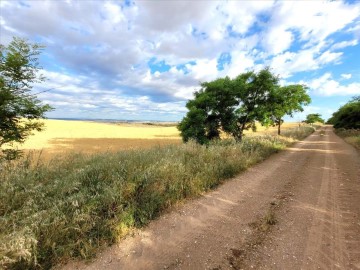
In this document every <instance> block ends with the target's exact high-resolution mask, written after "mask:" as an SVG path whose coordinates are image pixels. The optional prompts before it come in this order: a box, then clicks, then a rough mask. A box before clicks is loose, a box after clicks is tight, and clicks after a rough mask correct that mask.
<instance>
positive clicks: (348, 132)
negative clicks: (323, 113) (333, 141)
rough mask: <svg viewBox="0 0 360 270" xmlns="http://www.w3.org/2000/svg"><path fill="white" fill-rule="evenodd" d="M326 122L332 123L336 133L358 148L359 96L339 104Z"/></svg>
mask: <svg viewBox="0 0 360 270" xmlns="http://www.w3.org/2000/svg"><path fill="white" fill-rule="evenodd" d="M327 123H328V124H332V125H334V128H335V132H336V134H337V135H339V136H340V137H342V138H343V139H344V140H345V141H346V142H348V143H350V144H352V145H354V146H355V147H356V148H358V149H360V96H355V97H353V98H352V99H351V100H350V101H349V102H348V103H346V104H345V105H343V106H341V107H340V108H339V109H338V110H337V111H336V112H335V113H333V115H332V117H331V118H330V119H329V120H328V121H327Z"/></svg>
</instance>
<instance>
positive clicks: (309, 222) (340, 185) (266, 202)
mask: <svg viewBox="0 0 360 270" xmlns="http://www.w3.org/2000/svg"><path fill="white" fill-rule="evenodd" d="M62 269H109V270H110V269H360V158H359V153H358V152H357V151H356V150H355V149H354V148H352V147H351V146H349V145H348V144H346V143H345V142H343V141H342V140H341V139H340V138H338V137H337V136H336V135H334V133H333V132H332V130H331V128H330V127H325V134H324V135H321V134H320V132H316V133H314V134H313V135H311V136H310V137H308V138H307V139H306V140H305V141H303V142H300V143H297V144H295V145H294V146H293V147H291V148H289V149H287V150H286V151H283V152H281V153H278V154H276V155H273V156H272V157H270V158H269V159H268V160H266V161H265V162H263V163H261V164H258V165H256V166H254V167H252V168H250V169H249V170H247V171H246V172H245V173H243V174H241V175H239V176H238V177H236V178H234V179H233V180H231V181H228V182H227V183H225V184H224V185H222V186H221V187H219V188H218V189H217V190H216V191H213V192H210V193H208V194H207V195H205V196H203V197H202V198H199V199H197V200H193V201H189V202H187V203H186V204H184V205H180V206H178V207H175V208H174V209H172V211H169V213H167V214H164V215H163V216H161V217H160V218H159V219H158V220H155V221H153V222H152V223H151V224H150V225H149V226H148V227H147V228H144V229H143V230H139V231H137V232H135V233H134V235H132V236H129V237H127V238H126V239H124V240H122V241H121V242H120V243H119V244H117V245H114V246H112V247H109V248H108V249H106V250H104V251H103V252H102V253H101V254H99V256H98V257H97V258H96V259H95V260H94V261H93V262H91V263H87V264H85V263H83V262H72V263H70V264H68V265H66V266H64V267H63V268H62Z"/></svg>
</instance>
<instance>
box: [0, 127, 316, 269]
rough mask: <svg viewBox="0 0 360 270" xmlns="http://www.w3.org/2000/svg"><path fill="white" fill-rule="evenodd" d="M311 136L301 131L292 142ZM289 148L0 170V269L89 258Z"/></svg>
mask: <svg viewBox="0 0 360 270" xmlns="http://www.w3.org/2000/svg"><path fill="white" fill-rule="evenodd" d="M312 131H313V129H311V128H310V129H309V128H302V129H300V130H297V131H296V132H294V133H292V136H293V137H296V138H299V137H298V136H300V135H299V134H301V137H302V138H303V137H306V136H307V135H309V134H310V133H311V132H312ZM284 135H286V134H285V133H284ZM288 135H289V134H288ZM290 135H291V134H290ZM290 135H289V136H290ZM294 141H295V140H294V139H292V138H286V137H277V136H270V135H267V136H259V137H249V138H245V139H244V140H243V142H241V143H237V142H235V141H232V140H224V141H219V142H215V143H213V144H211V145H209V146H201V145H198V144H195V143H193V142H190V143H187V144H183V145H170V146H166V147H157V148H152V149H148V150H134V151H123V152H119V153H104V154H97V155H92V156H86V155H80V154H74V155H69V156H66V157H63V158H58V159H54V160H52V161H51V162H50V163H46V164H45V163H41V162H38V163H36V164H34V162H33V157H30V156H29V157H28V158H27V159H24V160H22V161H21V162H19V163H17V164H9V163H6V164H5V163H3V164H0V165H1V166H2V167H0V173H1V186H0V228H1V231H0V268H8V269H49V268H50V267H51V266H53V265H54V264H56V263H59V262H63V261H66V260H67V259H69V258H74V257H81V258H89V257H91V256H93V255H94V254H95V252H96V250H97V248H98V247H101V246H104V245H108V244H111V243H114V242H116V241H117V240H119V239H120V238H122V237H123V236H124V235H126V234H127V233H128V231H129V230H131V229H132V228H134V227H141V226H143V225H144V224H147V223H148V222H149V221H150V220H151V219H154V218H156V217H157V216H158V215H159V214H160V213H161V211H162V210H164V209H166V208H168V207H169V206H171V205H173V204H174V203H176V202H178V201H179V200H183V199H184V198H187V197H194V196H198V195H200V194H202V193H203V192H205V191H207V190H209V189H211V188H214V187H216V186H217V185H219V184H220V183H221V182H223V181H224V180H225V179H228V178H231V177H233V176H235V175H236V174H237V173H239V172H241V171H243V170H244V169H246V168H247V167H248V166H251V165H252V164H254V163H257V162H259V161H261V160H263V159H265V158H266V157H268V156H269V155H271V154H272V153H274V152H277V151H279V150H280V149H282V148H284V147H286V146H287V145H288V144H290V143H292V142H294Z"/></svg>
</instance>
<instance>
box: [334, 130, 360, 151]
mask: <svg viewBox="0 0 360 270" xmlns="http://www.w3.org/2000/svg"><path fill="white" fill-rule="evenodd" d="M335 133H336V134H337V135H339V136H340V137H342V138H343V139H344V140H345V141H346V142H348V143H350V144H352V145H353V146H355V147H356V148H357V149H360V129H344V128H339V129H336V130H335Z"/></svg>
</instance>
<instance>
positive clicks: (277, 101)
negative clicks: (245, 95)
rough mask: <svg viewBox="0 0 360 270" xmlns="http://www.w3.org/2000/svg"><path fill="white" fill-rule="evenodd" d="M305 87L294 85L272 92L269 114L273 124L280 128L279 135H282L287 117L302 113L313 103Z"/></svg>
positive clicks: (278, 88)
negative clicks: (282, 126) (283, 124)
mask: <svg viewBox="0 0 360 270" xmlns="http://www.w3.org/2000/svg"><path fill="white" fill-rule="evenodd" d="M306 90H307V87H306V86H305V85H300V84H294V85H288V86H282V87H277V88H275V89H274V91H272V93H271V98H270V100H269V102H268V105H269V106H268V113H269V120H270V123H271V124H274V125H276V126H277V127H278V134H279V135H280V133H281V124H282V123H283V122H284V121H283V117H284V116H285V115H289V116H293V113H295V112H302V111H303V106H306V105H308V104H309V103H310V102H311V98H310V96H309V95H308V94H307V92H306Z"/></svg>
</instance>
